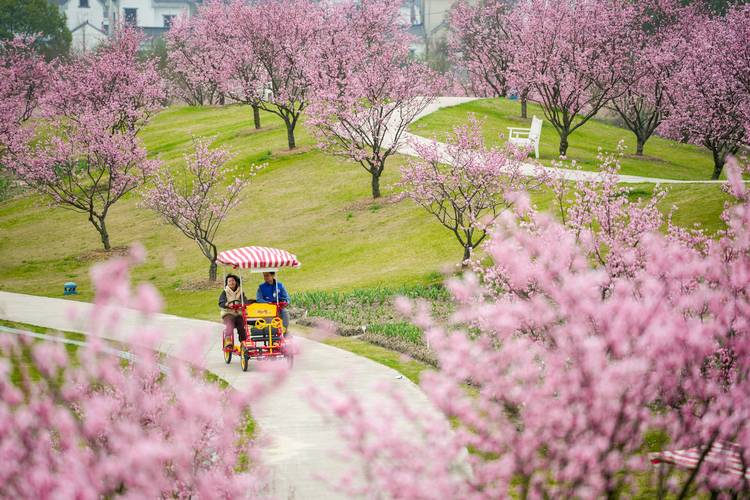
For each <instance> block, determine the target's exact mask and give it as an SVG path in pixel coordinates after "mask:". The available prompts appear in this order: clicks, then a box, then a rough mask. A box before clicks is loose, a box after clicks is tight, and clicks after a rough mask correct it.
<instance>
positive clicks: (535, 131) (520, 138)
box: [508, 116, 542, 160]
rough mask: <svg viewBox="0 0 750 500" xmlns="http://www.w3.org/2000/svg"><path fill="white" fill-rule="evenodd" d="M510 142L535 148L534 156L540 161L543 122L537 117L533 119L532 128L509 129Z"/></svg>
mask: <svg viewBox="0 0 750 500" xmlns="http://www.w3.org/2000/svg"><path fill="white" fill-rule="evenodd" d="M508 131H509V132H508V142H510V143H511V144H515V145H516V146H521V147H529V146H534V154H535V155H536V159H537V160H538V159H539V138H540V137H541V136H542V120H541V118H537V117H536V116H534V117H532V119H531V128H519V127H508Z"/></svg>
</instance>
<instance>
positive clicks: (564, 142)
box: [560, 130, 568, 156]
mask: <svg viewBox="0 0 750 500" xmlns="http://www.w3.org/2000/svg"><path fill="white" fill-rule="evenodd" d="M566 154H568V131H567V130H561V131H560V156H565V155H566Z"/></svg>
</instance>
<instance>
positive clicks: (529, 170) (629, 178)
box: [398, 97, 726, 184]
mask: <svg viewBox="0 0 750 500" xmlns="http://www.w3.org/2000/svg"><path fill="white" fill-rule="evenodd" d="M477 99H479V98H478V97H438V98H437V99H435V101H433V102H432V103H431V104H430V105H429V106H427V107H426V108H425V110H424V111H423V112H422V113H420V114H419V115H418V116H417V118H416V119H415V120H414V121H416V120H418V119H420V118H422V117H424V116H427V115H429V114H431V113H434V112H435V111H437V110H438V109H441V108H446V107H450V106H457V105H459V104H464V103H466V102H471V101H475V100H477ZM502 132H503V133H505V132H506V131H505V130H503V131H502ZM403 142H404V145H402V146H401V147H400V148H399V149H398V151H399V153H402V154H405V155H409V156H417V153H416V151H415V150H414V148H413V147H412V146H411V145H410V144H413V143H421V144H429V143H431V142H432V139H429V138H426V137H421V136H418V135H414V134H411V133H408V132H405V133H404V141H403ZM440 149H441V151H446V149H445V144H442V143H440ZM444 158H445V159H444V161H445V162H447V163H449V162H450V158H449V155H448V154H447V153H445V154H444ZM538 168H539V167H538V166H534V165H532V164H531V163H524V164H523V165H522V167H521V173H522V174H524V175H527V176H530V177H532V176H536V175H537V171H538ZM544 168H545V170H548V171H550V172H555V173H558V174H560V175H562V176H563V178H565V179H568V180H573V181H577V180H594V179H596V177H597V175H598V173H597V172H589V171H585V170H568V169H559V168H552V167H544ZM618 177H619V180H620V182H623V183H629V184H639V183H651V184H717V183H718V184H720V183H724V182H726V181H723V180H718V181H714V180H694V181H689V180H678V179H662V178H659V177H640V176H637V175H619V176H618Z"/></svg>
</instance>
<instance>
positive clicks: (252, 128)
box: [235, 125, 273, 137]
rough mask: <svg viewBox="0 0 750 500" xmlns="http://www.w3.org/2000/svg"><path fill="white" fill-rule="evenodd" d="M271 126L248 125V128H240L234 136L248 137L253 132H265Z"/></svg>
mask: <svg viewBox="0 0 750 500" xmlns="http://www.w3.org/2000/svg"><path fill="white" fill-rule="evenodd" d="M272 128H273V127H260V128H255V126H253V125H250V126H249V127H248V128H245V129H242V130H240V131H239V132H237V133H236V134H235V137H248V136H251V135H254V134H259V133H261V132H266V131H268V130H271V129H272Z"/></svg>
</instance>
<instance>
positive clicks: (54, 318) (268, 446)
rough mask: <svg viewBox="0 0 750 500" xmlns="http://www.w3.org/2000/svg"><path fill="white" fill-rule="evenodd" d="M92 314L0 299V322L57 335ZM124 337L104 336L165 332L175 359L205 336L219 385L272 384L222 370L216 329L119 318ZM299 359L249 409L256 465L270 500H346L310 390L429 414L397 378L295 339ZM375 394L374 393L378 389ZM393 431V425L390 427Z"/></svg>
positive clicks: (52, 303) (58, 304) (339, 447)
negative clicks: (397, 399)
mask: <svg viewBox="0 0 750 500" xmlns="http://www.w3.org/2000/svg"><path fill="white" fill-rule="evenodd" d="M92 309H93V306H92V305H91V304H89V303H85V302H77V301H70V300H62V299H53V298H47V297H37V296H30V295H23V294H16V293H8V292H0V318H2V319H6V320H9V321H16V322H21V323H28V324H33V325H38V326H43V327H47V328H53V329H57V330H65V331H71V332H79V333H84V334H85V333H87V332H88V331H89V328H88V325H87V318H88V317H89V315H90V313H91V311H92ZM122 315H123V321H122V323H123V327H124V328H123V332H120V333H114V332H113V333H111V334H108V335H107V336H108V337H110V338H112V339H114V340H117V339H120V340H121V339H122V338H123V337H122V336H121V335H127V334H128V331H132V330H134V329H137V328H142V327H143V326H145V325H149V326H155V327H158V328H159V330H160V331H163V332H164V336H163V338H162V340H161V342H160V344H159V350H160V351H161V352H163V353H165V354H168V355H172V356H177V357H180V356H181V354H180V353H181V348H182V347H183V346H184V344H185V342H186V340H187V339H189V338H191V335H193V334H196V335H203V336H207V339H208V342H207V345H208V347H207V348H206V349H205V351H204V352H202V353H197V354H198V355H200V356H202V357H203V358H204V359H205V365H206V368H207V369H208V370H210V371H212V372H213V373H215V374H217V375H218V376H220V377H222V378H223V379H225V380H226V381H227V382H229V384H230V385H231V386H232V387H234V388H236V389H237V390H239V391H246V390H249V386H250V382H252V381H259V380H260V381H261V382H265V383H269V384H271V383H274V381H273V380H272V379H270V378H269V377H270V376H269V375H268V374H266V373H258V372H253V371H252V370H250V371H248V372H242V370H241V369H240V365H239V362H238V360H237V359H236V358H235V359H234V360H233V361H232V363H231V364H230V365H227V364H225V363H224V359H223V355H222V352H221V341H220V338H221V333H220V332H221V325H219V324H218V323H213V322H210V321H201V320H192V319H187V318H181V317H178V316H172V315H168V314H158V315H156V316H155V317H154V318H152V319H151V320H148V321H147V320H145V319H144V318H143V317H142V316H141V315H140V314H139V313H137V312H136V311H132V310H125V309H124V310H122ZM295 340H296V341H297V342H298V345H299V351H300V352H299V354H298V355H297V357H296V358H295V363H294V367H293V369H292V370H291V372H290V373H289V375H288V377H287V379H286V380H285V381H284V382H283V383H282V384H281V385H279V387H278V388H277V389H276V390H275V391H273V392H272V393H271V394H270V396H266V397H264V398H263V399H261V400H260V402H259V403H257V404H256V405H254V406H253V417H254V418H255V420H256V422H257V424H258V428H259V433H260V438H261V441H262V442H263V443H264V444H263V446H262V457H263V459H264V462H265V464H266V465H267V466H268V467H269V468H270V470H271V474H272V478H273V479H272V481H271V487H272V494H273V496H274V497H277V498H295V499H302V500H307V499H336V498H344V497H342V496H340V495H338V494H337V493H336V492H333V491H331V490H330V489H329V488H328V487H327V485H326V484H325V483H324V482H323V481H321V480H320V479H319V478H320V477H326V478H338V477H340V475H341V474H342V473H343V472H344V470H346V469H345V467H344V466H351V465H352V464H351V463H342V461H341V459H340V456H341V452H343V451H344V448H343V443H342V442H341V441H340V439H339V437H338V432H339V429H338V428H337V427H336V426H334V425H332V424H330V423H327V422H326V421H324V419H323V418H322V417H321V416H320V415H319V414H318V413H317V412H316V411H314V410H312V408H311V407H310V406H309V404H308V403H307V400H306V399H305V397H304V395H305V392H306V391H308V390H309V389H310V387H311V386H312V385H314V386H315V387H316V388H317V389H320V390H331V391H334V390H337V384H338V383H341V382H344V383H345V384H346V385H347V386H348V387H349V388H351V389H352V390H354V391H356V393H358V395H359V396H360V397H361V398H363V400H364V401H365V404H366V405H367V406H368V407H369V408H371V409H375V410H376V411H377V408H379V407H380V406H381V404H382V403H384V400H383V399H382V398H383V397H382V396H381V395H382V394H383V392H382V384H386V386H390V387H393V388H394V389H395V390H396V391H398V393H399V394H400V395H402V396H403V397H405V398H408V400H409V401H410V402H412V403H413V404H414V407H415V408H417V409H418V410H419V411H422V412H432V411H435V410H434V409H433V407H432V406H431V405H430V403H429V401H428V400H427V398H426V397H425V395H424V393H422V391H421V390H419V388H418V387H417V386H416V385H414V384H413V383H412V382H410V381H409V380H408V379H406V378H404V377H402V376H401V375H400V374H399V373H398V372H396V371H394V370H392V369H390V368H387V367H385V366H383V365H381V364H378V363H375V362H373V361H370V360H369V359H366V358H363V357H360V356H357V355H354V354H352V353H350V352H347V351H343V350H340V349H336V348H334V347H330V346H328V345H325V344H321V343H319V342H315V341H313V340H309V339H306V338H302V337H299V336H297V337H295ZM376 386H377V387H376ZM394 425H398V422H394Z"/></svg>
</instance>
